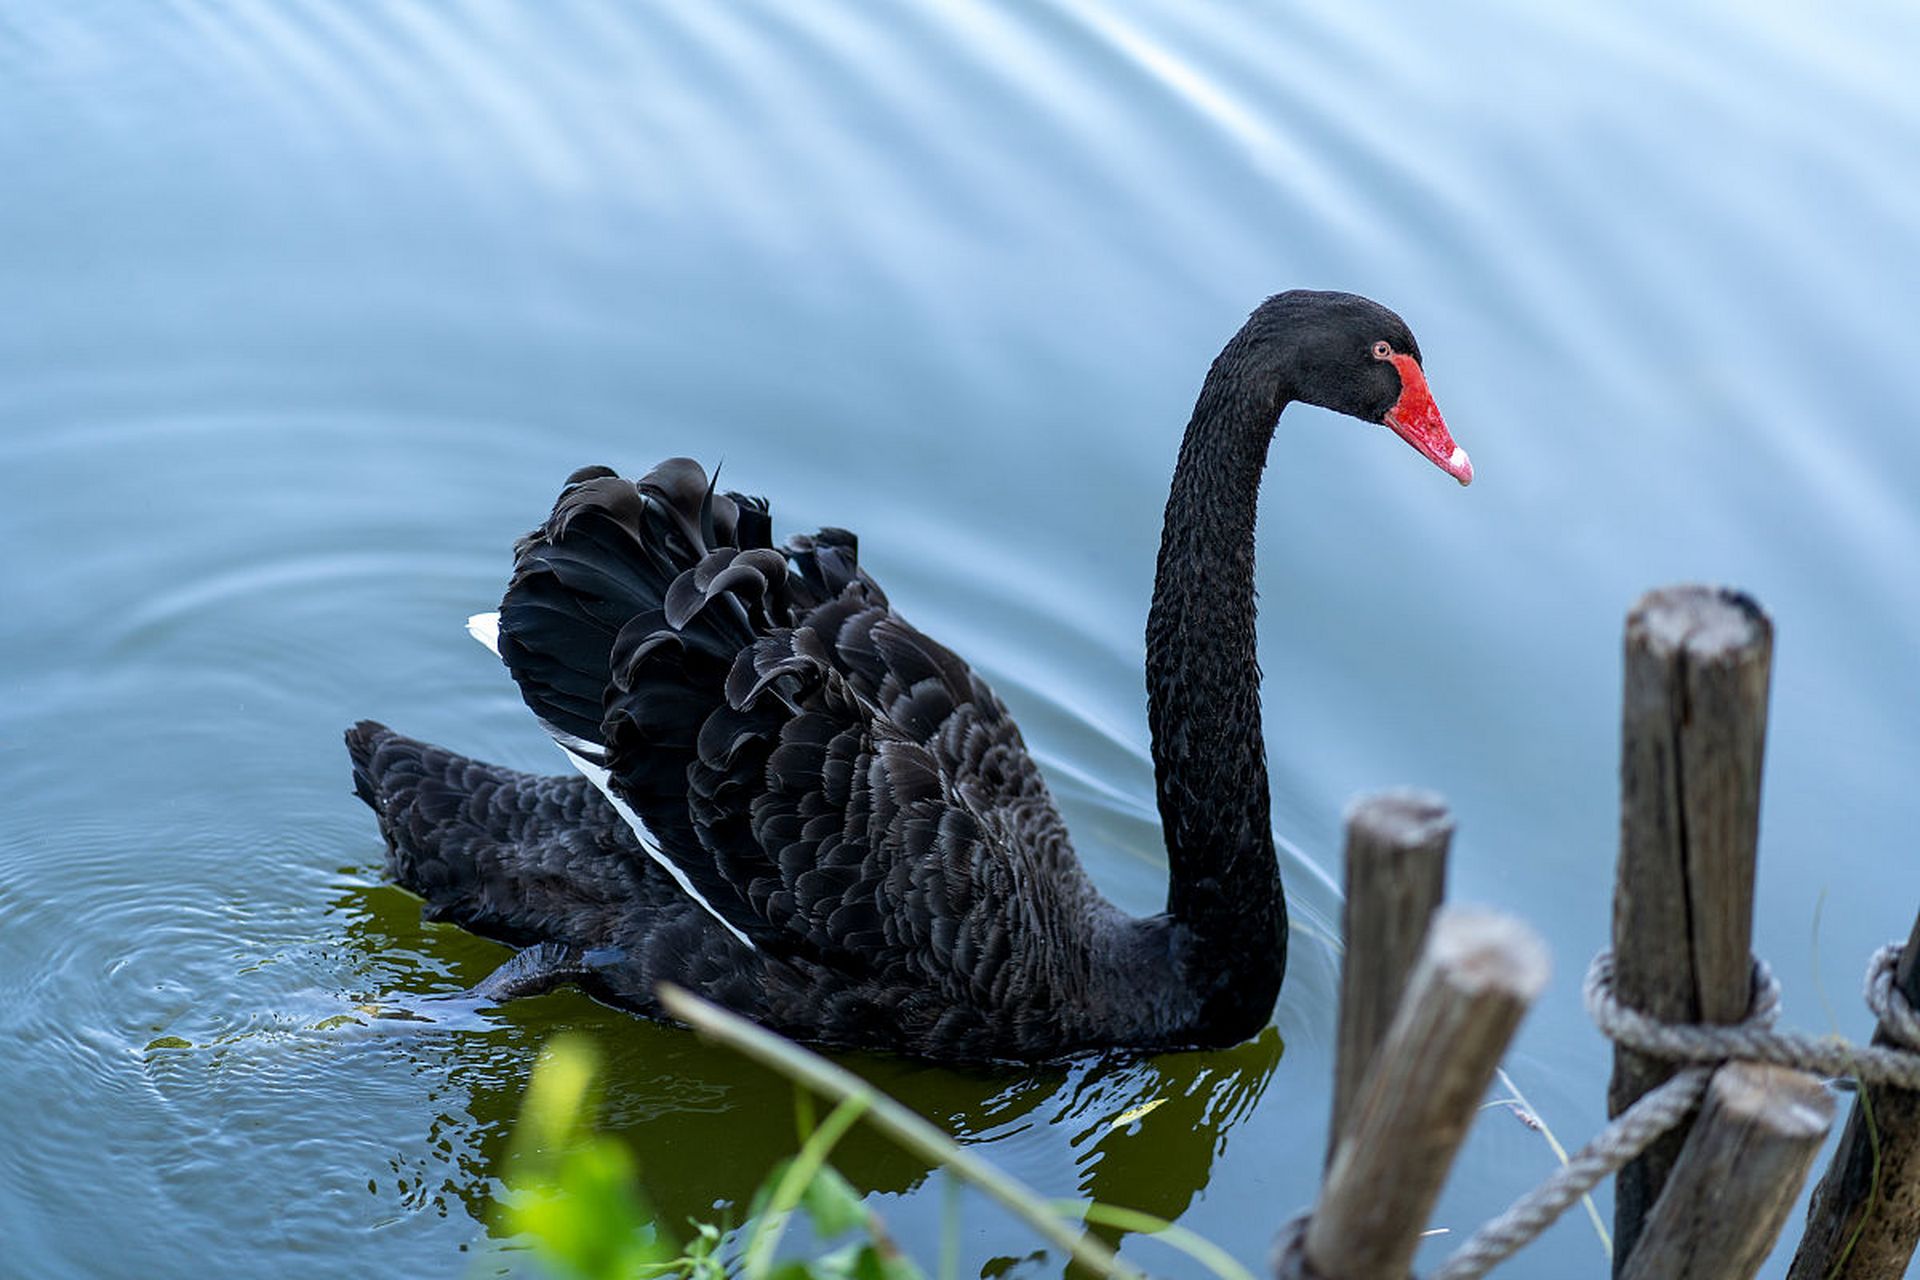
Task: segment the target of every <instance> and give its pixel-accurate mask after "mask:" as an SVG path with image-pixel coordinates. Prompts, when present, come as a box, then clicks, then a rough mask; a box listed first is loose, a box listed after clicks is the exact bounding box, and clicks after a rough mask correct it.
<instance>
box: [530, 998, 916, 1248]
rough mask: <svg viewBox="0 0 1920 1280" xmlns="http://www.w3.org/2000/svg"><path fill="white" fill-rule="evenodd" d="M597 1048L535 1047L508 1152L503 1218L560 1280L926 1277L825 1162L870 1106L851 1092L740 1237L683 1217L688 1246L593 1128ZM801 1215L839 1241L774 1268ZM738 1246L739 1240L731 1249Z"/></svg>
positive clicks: (755, 1209) (781, 1174)
mask: <svg viewBox="0 0 1920 1280" xmlns="http://www.w3.org/2000/svg"><path fill="white" fill-rule="evenodd" d="M600 1066H601V1064H600V1056H599V1052H598V1051H597V1050H596V1049H595V1048H594V1046H593V1044H592V1042H591V1041H589V1040H587V1039H585V1038H584V1037H581V1036H571V1035H567V1036H560V1037H557V1038H556V1039H554V1040H553V1041H552V1042H551V1043H550V1044H549V1045H548V1046H547V1047H546V1048H545V1049H544V1050H543V1051H542V1052H541V1055H540V1059H539V1061H538V1062H537V1063H536V1064H535V1066H534V1069H533V1077H532V1079H531V1080H530V1081H529V1082H528V1084H527V1092H526V1098H525V1100H524V1101H523V1102H522V1104H521V1110H520V1120H519V1123H518V1125H517V1126H516V1127H515V1129H514V1132H513V1137H512V1140H511V1142H510V1144H509V1146H508V1149H507V1175H506V1182H507V1191H506V1194H505V1195H504V1196H503V1197H502V1199H501V1204H500V1208H499V1210H498V1214H499V1226H500V1227H501V1228H502V1229H504V1230H505V1231H506V1232H507V1233H509V1234H511V1235H513V1236H516V1237H519V1238H520V1239H521V1240H523V1241H524V1242H525V1243H526V1245H527V1246H528V1248H529V1249H530V1250H531V1251H532V1253H533V1255H534V1257H535V1258H536V1259H537V1260H538V1262H539V1264H540V1266H541V1267H542V1268H543V1269H544V1270H546V1271H547V1272H548V1273H549V1274H551V1275H553V1276H554V1277H556V1280H652V1278H654V1277H666V1276H685V1277H690V1278H692V1280H723V1277H725V1276H727V1275H729V1274H730V1273H733V1272H735V1271H738V1272H740V1273H741V1274H744V1275H745V1276H746V1277H747V1278H748V1280H924V1277H923V1276H922V1274H921V1272H920V1270H919V1268H917V1267H916V1266H914V1265H913V1263H912V1262H910V1261H909V1260H908V1259H907V1258H905V1257H904V1256H903V1255H902V1254H901V1253H900V1250H899V1249H898V1248H897V1247H896V1246H895V1244H894V1242H893V1241H892V1239H891V1238H890V1237H888V1235H887V1234H886V1231H885V1229H884V1227H883V1226H882V1224H881V1222H880V1219H879V1218H878V1217H877V1216H876V1215H875V1214H874V1213H873V1212H872V1211H871V1210H869V1209H868V1208H867V1207H866V1205H865V1204H864V1203H862V1201H861V1198H860V1195H859V1193H858V1192H856V1191H855V1190H854V1189H853V1187H852V1186H851V1185H849V1184H848V1182H847V1180H846V1179H845V1178H843V1177H841V1176H840V1174H839V1173H837V1172H836V1171H835V1170H834V1169H833V1167H832V1166H831V1165H830V1164H828V1163H827V1157H828V1156H829V1155H830V1154H831V1152H832V1150H833V1147H834V1144H835V1143H837V1142H838V1141H839V1139H840V1137H841V1136H842V1135H843V1134H844V1133H845V1132H846V1131H847V1129H848V1128H850V1127H851V1126H852V1124H853V1122H854V1121H855V1120H857V1119H859V1117H860V1114H861V1113H862V1112H863V1111H864V1110H865V1109H866V1107H865V1104H864V1103H863V1102H862V1101H861V1100H860V1099H857V1098H854V1099H848V1100H846V1101H843V1102H842V1103H841V1104H840V1105H839V1106H838V1107H836V1108H835V1109H834V1110H833V1111H832V1112H831V1113H829V1114H828V1116H827V1118H826V1120H825V1121H823V1122H822V1123H821V1124H820V1125H819V1126H818V1127H817V1128H814V1129H813V1131H812V1133H810V1134H808V1135H807V1137H806V1141H805V1142H803V1143H802V1144H801V1147H800V1150H799V1152H798V1153H797V1154H796V1155H794V1156H792V1157H791V1158H789V1159H787V1160H784V1161H782V1162H781V1163H779V1164H778V1165H776V1166H774V1168H773V1170H772V1171H771V1172H770V1173H769V1174H768V1175H767V1177H766V1179H765V1180H764V1181H763V1182H762V1183H761V1185H760V1188H759V1190H758V1191H756V1192H755V1193H754V1196H753V1200H752V1206H751V1208H750V1209H749V1211H748V1221H749V1222H750V1223H751V1224H752V1230H751V1231H749V1232H746V1233H745V1236H744V1243H740V1242H739V1240H738V1238H737V1237H736V1236H735V1235H733V1234H732V1233H730V1231H729V1229H728V1228H727V1227H726V1225H725V1224H716V1223H711V1222H691V1221H690V1222H689V1223H688V1226H689V1228H690V1229H691V1234H690V1235H689V1236H688V1238H687V1239H686V1241H685V1242H684V1243H682V1242H681V1240H680V1239H679V1238H677V1237H676V1235H675V1234H674V1233H673V1232H672V1231H670V1230H669V1229H668V1227H667V1226H666V1224H663V1223H661V1222H660V1221H659V1220H658V1218H657V1216H656V1215H655V1213H654V1212H653V1208H652V1206H651V1205H650V1204H649V1203H648V1202H647V1197H646V1194H645V1192H644V1191H643V1190H642V1189H641V1185H640V1178H639V1167H638V1165H637V1164H636V1163H635V1161H634V1158H633V1154H632V1152H630V1151H629V1150H628V1149H627V1147H626V1146H625V1144H623V1143H621V1142H619V1141H617V1140H615V1139H613V1138H610V1137H607V1136H605V1135H603V1134H600V1133H597V1132H595V1130H594V1123H593V1122H594V1117H595V1115H596V1114H597V1113H598V1109H599V1105H598V1090H597V1081H598V1078H599V1074H600ZM796 1212H798V1213H804V1214H805V1215H806V1216H807V1218H808V1220H809V1222H810V1223H811V1225H812V1228H813V1233H814V1235H815V1237H816V1238H817V1239H819V1240H821V1241H823V1242H829V1243H833V1244H834V1247H833V1248H831V1249H830V1250H828V1251H827V1252H825V1253H823V1254H821V1255H820V1256H818V1257H814V1258H808V1259H788V1260H783V1261H781V1262H779V1263H778V1264H776V1263H775V1262H774V1252H775V1250H776V1249H777V1248H778V1246H779V1242H780V1238H781V1236H782V1234H783V1233H784V1232H785V1229H786V1225H787V1223H788V1221H789V1220H790V1219H791V1218H792V1216H793V1214H795V1213H796ZM736 1245H737V1247H735V1246H736Z"/></svg>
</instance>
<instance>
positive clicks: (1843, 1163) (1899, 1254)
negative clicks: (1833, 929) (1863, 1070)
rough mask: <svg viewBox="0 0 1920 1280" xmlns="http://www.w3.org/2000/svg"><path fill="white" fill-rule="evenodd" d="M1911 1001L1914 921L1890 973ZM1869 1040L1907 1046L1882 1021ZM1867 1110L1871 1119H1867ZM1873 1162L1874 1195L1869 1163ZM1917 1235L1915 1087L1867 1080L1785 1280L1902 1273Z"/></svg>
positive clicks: (1916, 941)
mask: <svg viewBox="0 0 1920 1280" xmlns="http://www.w3.org/2000/svg"><path fill="white" fill-rule="evenodd" d="M1893 981H1894V985H1895V986H1897V987H1898V988H1899V989H1900V991H1901V992H1902V993H1903V994H1904V995H1905V996H1906V997H1907V1002H1908V1003H1909V1004H1912V1005H1915V1006H1920V919H1916V920H1915V921H1914V922H1913V931H1912V932H1911V933H1909V934H1908V935H1907V945H1906V949H1905V950H1904V951H1902V952H1901V953H1900V964H1899V967H1898V968H1896V969H1895V970H1894V972H1893ZM1873 1042H1874V1043H1875V1044H1877V1045H1890V1046H1896V1047H1899V1048H1915V1047H1917V1046H1913V1045H1905V1044H1902V1043H1901V1042H1900V1041H1898V1040H1896V1039H1894V1037H1893V1036H1891V1035H1890V1034H1888V1032H1887V1029H1886V1027H1885V1025H1884V1024H1882V1025H1881V1026H1880V1027H1879V1028H1877V1029H1876V1030H1875V1031H1874V1034H1873ZM1869 1115H1871V1121H1869V1118H1868V1117H1869ZM1876 1164H1877V1165H1878V1178H1877V1181H1878V1187H1877V1194H1876V1187H1875V1182H1876V1177H1875V1166H1876ZM1916 1241H1920V1093H1912V1092H1910V1091H1908V1090H1905V1089H1895V1088H1892V1087H1890V1086H1881V1085H1865V1086H1862V1087H1861V1091H1860V1094H1859V1095H1858V1096H1856V1097H1855V1098H1854V1100H1853V1110H1852V1111H1851V1112H1849V1113H1848V1115H1847V1128H1846V1131H1845V1132H1844V1133H1843V1134H1842V1135H1841V1137H1840V1147H1839V1149H1838V1150H1837V1151H1835V1152H1834V1154H1833V1163H1832V1164H1830V1165H1828V1166H1827V1173H1826V1176H1825V1177H1823V1178H1822V1179H1820V1185H1819V1186H1817V1187H1815V1188H1814V1191H1813V1203H1812V1204H1811V1205H1809V1206H1808V1207H1807V1234H1806V1236H1805V1237H1804V1238H1802V1239H1801V1241H1800V1248H1799V1251H1798V1252H1796V1253H1795V1254H1794V1255H1793V1269H1792V1270H1791V1271H1789V1272H1788V1273H1787V1280H1829V1278H1830V1280H1874V1278H1875V1277H1879V1276H1897V1275H1902V1274H1904V1273H1905V1272H1906V1269H1907V1263H1908V1261H1909V1260H1910V1259H1911V1258H1912V1257H1913V1248H1914V1243H1915V1242H1916Z"/></svg>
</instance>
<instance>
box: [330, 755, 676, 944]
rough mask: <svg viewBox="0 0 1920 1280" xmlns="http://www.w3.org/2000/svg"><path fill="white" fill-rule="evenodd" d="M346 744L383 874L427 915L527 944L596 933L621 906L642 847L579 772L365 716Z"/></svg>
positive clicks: (638, 874)
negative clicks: (520, 760)
mask: <svg viewBox="0 0 1920 1280" xmlns="http://www.w3.org/2000/svg"><path fill="white" fill-rule="evenodd" d="M346 743H347V755H348V758H349V759H350V761H351V762H352V766H353V789H354V794H356V795H358V796H359V797H360V798H361V799H362V800H364V801H365V802H366V803H367V805H368V807H370V808H371V809H372V810H373V811H374V814H375V815H376V816H377V817H378V819H379V823H380V834H381V836H382V837H383V838H384V839H385V841H386V846H387V851H386V873H387V876H388V878H389V879H391V880H393V882H394V883H396V884H398V885H400V886H401V887H402V888H404V889H408V890H410V891H412V892H414V893H416V894H418V895H420V896H421V897H422V898H424V899H426V902H427V908H426V914H427V917H428V918H429V919H432V920H449V921H453V922H455V923H457V924H460V925H463V926H465V927H466V928H469V929H472V930H473V931H474V932H476V933H481V934H484V935H486V936H488V937H492V938H497V939H499V940H500V941H503V942H509V943H512V944H514V945H527V944H531V943H535V942H541V941H559V942H572V941H576V940H577V938H596V937H604V936H606V932H605V931H606V928H607V927H608V926H609V925H610V922H612V921H614V920H617V919H618V918H620V917H621V915H622V914H623V913H626V912H629V911H631V909H632V907H633V905H634V896H635V894H636V893H638V892H640V889H641V884H640V882H641V880H642V878H643V877H644V875H645V868H644V865H642V864H644V863H645V861H646V857H645V854H644V853H642V852H640V850H639V849H638V847H637V845H636V843H635V841H634V839H633V837H632V835H631V833H630V832H629V831H628V830H627V828H626V825H625V824H624V823H623V822H621V821H620V819H619V817H618V816H617V815H616V814H615V813H614V812H613V810H612V809H611V808H610V807H609V806H608V805H607V803H606V802H605V801H604V800H602V799H601V797H600V795H599V793H598V792H596V791H595V790H594V789H593V788H592V786H591V785H589V783H588V782H587V780H586V779H584V778H572V777H556V778H548V777H538V776H535V775H532V774H525V773H519V772H516V771H514V770H511V769H503V768H501V767H499V766H497V765H491V764H485V763H483V762H481V761H478V760H472V759H469V758H468V757H466V756H462V755H458V754H456V753H454V752H452V751H447V750H444V749H442V748H440V747H435V746H431V745H429V744H427V743H424V742H419V741H416V740H415V739H413V738H409V737H406V736H405V735H403V734H399V733H396V732H394V731H393V730H392V729H389V728H387V727H386V726H385V725H382V724H378V723H375V722H374V721H371V720H363V721H361V722H360V723H358V724H356V725H354V726H353V727H352V728H351V729H348V730H347V732H346Z"/></svg>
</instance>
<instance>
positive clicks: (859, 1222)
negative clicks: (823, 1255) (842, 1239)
mask: <svg viewBox="0 0 1920 1280" xmlns="http://www.w3.org/2000/svg"><path fill="white" fill-rule="evenodd" d="M800 1203H801V1204H802V1205H803V1206H804V1207H805V1208H806V1211H807V1214H808V1216H809V1217H811V1218H812V1219H813V1229H814V1232H815V1234H817V1235H819V1236H822V1237H824V1238H831V1237H833V1236H837V1235H841V1234H842V1233H844V1232H848V1231H852V1230H853V1229H854V1228H856V1227H860V1226H864V1225H866V1221H867V1206H866V1205H865V1204H863V1203H861V1200H860V1193H859V1192H857V1191H855V1190H854V1189H853V1187H852V1186H851V1185H849V1184H848V1182H847V1180H846V1179H845V1178H843V1177H841V1176H840V1174H839V1172H838V1171H837V1170H835V1169H834V1167H833V1166H832V1165H823V1166H821V1169H820V1172H818V1173H816V1174H814V1175H813V1181H812V1182H811V1183H809V1184H808V1185H807V1189H806V1191H805V1193H804V1194H802V1195H801V1197H800Z"/></svg>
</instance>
